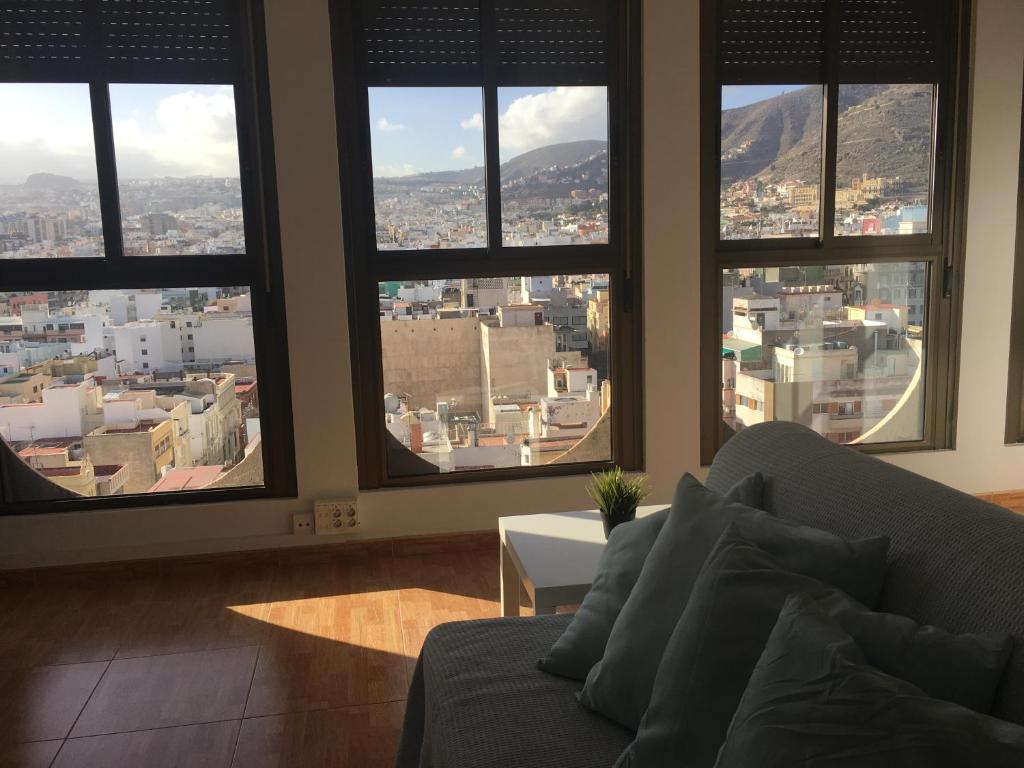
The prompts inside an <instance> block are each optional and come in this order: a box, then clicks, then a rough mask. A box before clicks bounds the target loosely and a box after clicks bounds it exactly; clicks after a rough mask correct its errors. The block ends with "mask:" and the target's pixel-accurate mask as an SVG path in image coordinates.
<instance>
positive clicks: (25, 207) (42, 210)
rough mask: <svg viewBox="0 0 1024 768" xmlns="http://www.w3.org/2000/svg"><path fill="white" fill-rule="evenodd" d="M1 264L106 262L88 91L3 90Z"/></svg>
mask: <svg viewBox="0 0 1024 768" xmlns="http://www.w3.org/2000/svg"><path fill="white" fill-rule="evenodd" d="M0 104H2V105H3V106H2V108H0V111H2V113H3V119H2V120H0V258H3V259H51V258H73V257H83V256H102V255H103V222H102V219H101V217H100V194H99V186H98V184H97V181H96V147H95V143H94V140H93V129H92V107H91V106H90V100H89V86H88V85H86V84H84V83H72V84H55V83H0Z"/></svg>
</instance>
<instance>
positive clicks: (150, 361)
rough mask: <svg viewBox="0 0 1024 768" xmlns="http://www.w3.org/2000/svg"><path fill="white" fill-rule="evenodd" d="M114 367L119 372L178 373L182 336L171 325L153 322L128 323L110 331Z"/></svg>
mask: <svg viewBox="0 0 1024 768" xmlns="http://www.w3.org/2000/svg"><path fill="white" fill-rule="evenodd" d="M111 332H112V334H113V339H114V353H115V354H116V355H117V367H118V369H119V370H120V372H122V373H149V372H152V371H160V370H167V369H178V370H180V368H181V364H182V362H183V360H182V355H181V337H180V335H179V333H178V331H177V329H174V328H171V326H170V323H168V322H166V321H163V322H155V321H153V320H148V321H143V322H134V323H128V324H127V325H121V326H115V327H114V328H113V329H112V331H111Z"/></svg>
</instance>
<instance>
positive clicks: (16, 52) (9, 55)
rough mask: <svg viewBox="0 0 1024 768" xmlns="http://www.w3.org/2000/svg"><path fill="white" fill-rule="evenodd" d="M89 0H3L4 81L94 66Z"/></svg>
mask: <svg viewBox="0 0 1024 768" xmlns="http://www.w3.org/2000/svg"><path fill="white" fill-rule="evenodd" d="M86 5H87V4H86V2H85V0H17V2H9V1H8V0H0V77H3V79H5V80H8V81H10V80H17V79H22V80H35V79H41V78H46V77H61V76H63V75H64V74H65V73H70V72H77V75H76V78H77V79H81V77H82V73H83V71H85V69H86V67H88V65H89V64H91V62H92V53H91V51H90V50H89V34H88V27H87V26H86V21H87V16H86Z"/></svg>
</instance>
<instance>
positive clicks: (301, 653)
mask: <svg viewBox="0 0 1024 768" xmlns="http://www.w3.org/2000/svg"><path fill="white" fill-rule="evenodd" d="M498 592H499V584H498V546H497V538H496V536H470V537H465V538H460V539H452V540H445V541H430V540H426V541H415V540H413V541H405V542H402V541H397V542H382V543H379V544H368V545H354V546H352V547H343V548H335V549H334V550H333V551H329V552H328V551H319V552H308V553H300V552H287V553H279V554H258V555H239V556H232V557H229V558H210V559H209V560H206V561H203V560H190V561H163V562H153V563H148V564H141V565H140V564H130V565H124V566H118V565H114V566H105V567H101V568H98V567H92V568H83V569H81V570H80V571H66V570H63V571H60V572H54V573H49V572H37V573H35V574H29V575H25V574H15V575H12V576H6V577H4V576H0V616H2V621H0V724H2V726H3V727H0V768H8V767H13V766H18V767H19V768H36V766H39V768H45V767H47V766H54V768H85V767H88V768H93V767H95V768H118V767H119V766H132V767H133V768H136V767H140V766H145V768H163V767H164V766H188V767H189V768H227V767H228V766H232V767H234V768H264V766H275V767H277V768H285V767H287V768H298V767H302V768H305V766H310V768H312V767H313V766H316V768H322V767H323V768H329V767H339V766H346V767H347V766H353V767H355V766H358V768H375V767H376V766H390V765H391V764H392V762H393V760H394V752H395V748H396V746H397V739H398V733H399V730H400V728H401V723H402V716H403V713H404V701H403V699H404V697H405V695H406V691H407V689H408V685H409V678H410V674H411V670H412V666H413V663H414V661H415V659H416V655H417V654H418V653H419V649H420V646H421V644H422V642H423V638H424V636H425V635H426V633H427V632H428V631H429V630H430V629H431V627H433V626H435V625H437V624H439V623H442V622H445V621H456V620H460V619H473V618H485V617H491V616H497V615H498V610H499V609H498Z"/></svg>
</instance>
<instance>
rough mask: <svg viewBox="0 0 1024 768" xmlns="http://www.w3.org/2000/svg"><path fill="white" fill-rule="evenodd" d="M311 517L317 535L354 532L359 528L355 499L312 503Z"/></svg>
mask: <svg viewBox="0 0 1024 768" xmlns="http://www.w3.org/2000/svg"><path fill="white" fill-rule="evenodd" d="M313 517H314V518H315V520H316V523H315V529H316V535H317V536H332V535H334V534H338V533H355V532H356V531H357V530H359V528H360V523H359V510H358V509H357V508H356V502H355V499H348V500H345V501H318V502H316V503H315V504H314V505H313Z"/></svg>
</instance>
